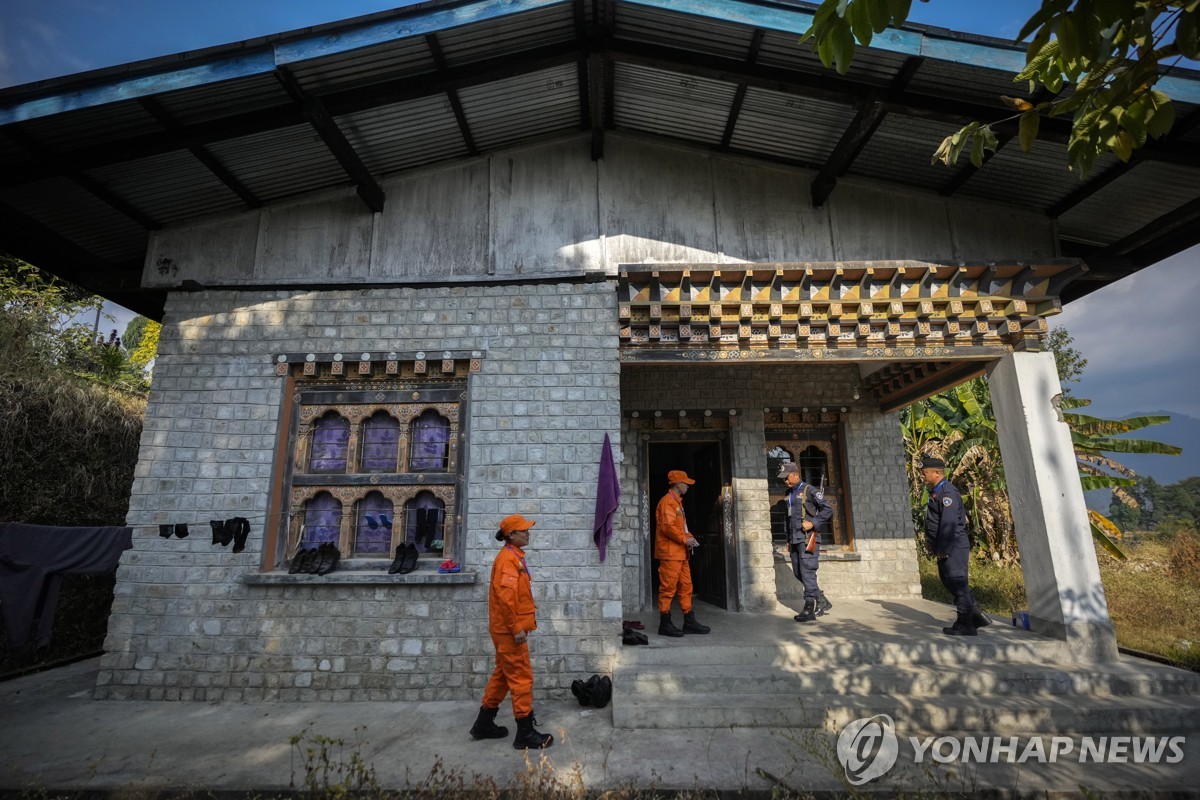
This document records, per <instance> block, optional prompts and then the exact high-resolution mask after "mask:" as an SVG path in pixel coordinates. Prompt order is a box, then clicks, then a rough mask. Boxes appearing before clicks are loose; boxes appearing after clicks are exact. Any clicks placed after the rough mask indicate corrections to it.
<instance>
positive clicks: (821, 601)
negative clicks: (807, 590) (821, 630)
mask: <svg viewBox="0 0 1200 800" xmlns="http://www.w3.org/2000/svg"><path fill="white" fill-rule="evenodd" d="M830 611H833V603H831V602H829V598H828V597H826V596H825V593H824V592H821V596H820V597H818V598H817V616H818V617H823V616H825V615H826V614H828V613H829V612H830Z"/></svg>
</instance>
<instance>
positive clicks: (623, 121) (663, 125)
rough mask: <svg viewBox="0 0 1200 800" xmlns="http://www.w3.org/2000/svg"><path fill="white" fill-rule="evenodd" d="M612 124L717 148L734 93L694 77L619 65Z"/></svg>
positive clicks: (727, 86)
mask: <svg viewBox="0 0 1200 800" xmlns="http://www.w3.org/2000/svg"><path fill="white" fill-rule="evenodd" d="M615 84H616V97H615V106H616V107H615V109H614V119H615V121H616V124H617V127H618V128H624V129H626V130H635V131H643V132H645V133H657V134H662V135H663V136H671V137H673V138H677V139H687V140H689V141H693V142H698V143H700V144H706V145H716V144H719V143H720V141H721V136H722V135H723V134H724V132H725V120H726V119H727V118H728V116H729V108H730V105H731V104H732V103H733V95H734V93H735V92H736V91H737V87H736V86H734V85H733V84H728V83H719V82H717V81H711V80H708V79H705V78H698V77H696V76H694V75H683V74H679V73H675V72H667V71H665V70H656V69H649V68H647V67H642V66H638V65H633V64H618V65H617V67H616V71H615Z"/></svg>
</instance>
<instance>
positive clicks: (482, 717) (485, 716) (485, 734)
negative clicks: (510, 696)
mask: <svg viewBox="0 0 1200 800" xmlns="http://www.w3.org/2000/svg"><path fill="white" fill-rule="evenodd" d="M499 710H500V709H498V708H488V707H487V706H480V707H479V716H478V717H476V718H475V724H474V725H472V726H471V738H473V739H503V738H504V737H506V736H508V728H506V727H504V726H503V725H497V724H496V712H497V711H499Z"/></svg>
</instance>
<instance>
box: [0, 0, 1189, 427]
mask: <svg viewBox="0 0 1200 800" xmlns="http://www.w3.org/2000/svg"><path fill="white" fill-rule="evenodd" d="M401 5H407V4H406V3H396V2H373V1H372V0H354V1H353V2H348V1H346V0H343V2H337V3H332V2H314V1H313V0H288V1H287V2H282V1H281V0H239V1H238V2H231V0H209V1H208V2H205V3H179V2H172V0H154V1H153V2H151V0H124V1H121V0H3V6H2V10H0V86H9V85H15V84H22V83H29V82H32V81H37V80H42V79H45V78H51V77H57V76H60V75H68V74H71V73H74V72H81V71H85V70H89V69H97V68H100V67H107V66H113V65H116V64H125V63H128V62H131V61H137V60H140V59H144V58H152V57H155V56H162V55H169V54H173V53H182V52H185V51H188V50H196V49H200V48H204V47H210V46H212V45H217V44H225V43H228V42H236V41H241V40H243V39H249V38H253V37H256V36H265V35H268V34H273V33H281V32H283V31H290V30H296V29H298V28H304V27H306V26H309V25H318V24H321V23H325V22H333V21H335V20H339V19H346V18H348V17H354V16H359V15H362V14H369V13H372V12H376V11H384V10H387V9H390V8H396V7H398V6H401ZM1038 5H1039V3H1038V2H1037V1H1036V0H991V1H990V2H983V1H982V0H931V2H928V3H923V2H916V3H913V9H912V16H911V19H912V21H914V22H920V23H924V24H929V25H938V26H941V27H945V28H950V29H953V30H960V31H968V32H971V33H981V34H987V35H990V36H998V37H1002V38H1011V37H1013V36H1015V35H1016V33H1017V32H1018V31H1019V30H1020V28H1021V26H1022V24H1023V23H1024V21H1025V20H1026V19H1027V18H1028V17H1029V15H1030V14H1032V13H1033V11H1034V10H1035V9H1036V8H1037V7H1038ZM934 144H935V143H931V145H930V147H931V149H932V147H933V145H934ZM1197 262H1200V247H1197V248H1193V249H1192V250H1189V251H1187V252H1186V253H1182V254H1180V255H1177V256H1174V257H1173V258H1170V259H1167V260H1166V261H1164V262H1162V263H1161V264H1157V265H1154V266H1152V267H1150V268H1148V269H1145V270H1143V271H1141V272H1139V273H1138V274H1136V275H1134V276H1132V277H1130V278H1126V279H1125V280H1123V281H1120V282H1118V283H1116V284H1114V285H1112V286H1110V287H1108V288H1105V289H1102V290H1100V291H1098V292H1095V293H1093V294H1092V295H1090V296H1088V297H1086V298H1084V299H1083V300H1080V301H1077V302H1075V303H1072V304H1070V305H1068V306H1067V307H1066V309H1065V310H1064V312H1063V314H1062V315H1061V316H1060V317H1058V318H1057V319H1056V320H1055V324H1065V325H1066V327H1067V328H1068V330H1070V332H1071V334H1072V335H1073V336H1074V338H1075V344H1076V347H1077V348H1078V349H1079V350H1081V351H1082V352H1083V354H1084V355H1085V356H1086V357H1087V359H1088V367H1087V371H1086V372H1085V374H1084V378H1083V380H1082V381H1081V382H1080V383H1079V384H1078V385H1077V386H1075V387H1073V391H1074V393H1075V394H1076V395H1077V396H1080V397H1088V398H1091V399H1092V400H1093V401H1095V405H1094V406H1093V410H1094V411H1095V412H1097V413H1099V414H1102V415H1105V416H1112V417H1118V416H1124V415H1128V414H1132V413H1135V412H1140V411H1150V410H1160V409H1165V410H1170V411H1174V412H1178V413H1184V414H1188V415H1190V416H1193V417H1198V418H1200V348H1197V347H1196V346H1195V345H1194V341H1195V339H1196V335H1195V332H1194V330H1195V329H1193V328H1191V325H1192V324H1194V323H1190V324H1189V323H1187V322H1186V320H1188V319H1190V318H1192V317H1194V315H1195V310H1194V307H1193V304H1192V301H1193V298H1195V297H1196V296H1198V295H1200V265H1198V263H1197ZM122 312H123V309H121V310H117V309H114V316H116V317H117V321H116V322H115V323H112V324H113V325H115V326H116V327H118V328H119V329H120V330H124V326H125V324H126V322H127V321H128V319H129V316H130V315H129V314H128V312H124V313H122ZM1188 329H1192V330H1193V333H1191V334H1189V333H1187V330H1188Z"/></svg>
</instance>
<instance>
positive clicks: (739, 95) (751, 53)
mask: <svg viewBox="0 0 1200 800" xmlns="http://www.w3.org/2000/svg"><path fill="white" fill-rule="evenodd" d="M762 40H763V29H762V28H755V29H754V34H753V35H752V36H751V37H750V46H749V47H748V48H746V63H747V64H753V63H754V62H755V61H757V60H758V51H759V50H761V49H762ZM748 89H749V87H748V86H747V85H746V82H745V81H738V85H737V91H736V92H735V93H734V95H733V102H732V103H730V105H729V116H728V117H727V118H726V119H725V132H724V133H723V134H722V135H721V143H720V144H719V145H718V146H717V149H718V150H724V151H728V150H729V144H730V142H732V141H733V132H734V130H736V129H737V122H738V117H739V116H741V113H742V103H744V102H745V101H746V92H747V90H748Z"/></svg>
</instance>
